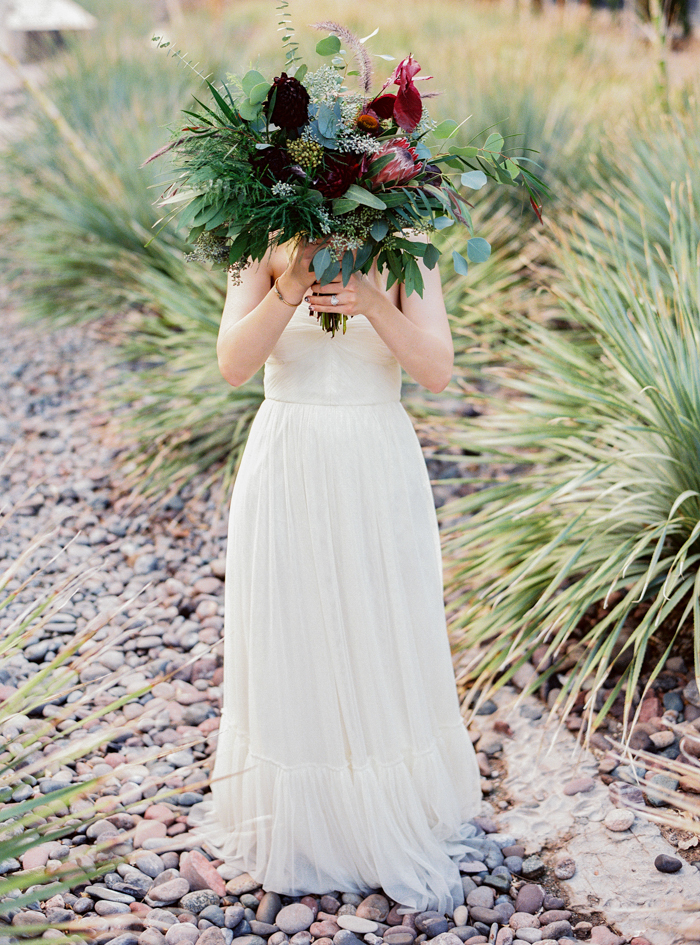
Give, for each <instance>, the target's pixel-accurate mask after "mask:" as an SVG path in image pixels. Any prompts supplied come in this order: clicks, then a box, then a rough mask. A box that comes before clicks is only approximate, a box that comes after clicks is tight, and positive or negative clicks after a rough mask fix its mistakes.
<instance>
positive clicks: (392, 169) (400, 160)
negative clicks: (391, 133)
mask: <svg viewBox="0 0 700 945" xmlns="http://www.w3.org/2000/svg"><path fill="white" fill-rule="evenodd" d="M387 154H390V155H392V159H391V161H389V163H388V164H387V165H386V166H385V167H383V168H382V169H381V170H380V171H378V172H377V174H375V175H374V177H370V182H371V183H372V184H405V183H407V182H408V181H409V180H412V179H413V178H414V177H416V175H417V174H419V173H420V172H421V170H422V169H423V163H422V161H421V160H420V158H419V157H418V152H417V151H416V149H415V148H412V147H411V146H410V145H409V143H408V141H407V140H406V139H405V138H393V139H392V140H391V141H387V143H386V144H385V145H384V147H383V148H382V149H381V150H380V151H378V152H377V154H375V155H374V160H375V161H376V160H377V159H378V158H380V157H383V156H384V155H387ZM370 171H371V167H370Z"/></svg>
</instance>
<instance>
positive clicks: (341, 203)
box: [332, 197, 359, 216]
mask: <svg viewBox="0 0 700 945" xmlns="http://www.w3.org/2000/svg"><path fill="white" fill-rule="evenodd" d="M332 206H333V213H335V214H336V215H337V216H342V215H343V214H344V213H349V212H350V211H351V210H356V209H357V208H358V206H359V204H358V202H357V201H356V200H346V199H345V197H336V199H335V200H334V201H333V204H332Z"/></svg>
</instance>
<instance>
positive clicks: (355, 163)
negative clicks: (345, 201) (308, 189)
mask: <svg viewBox="0 0 700 945" xmlns="http://www.w3.org/2000/svg"><path fill="white" fill-rule="evenodd" d="M362 157H363V156H362V155H361V154H353V153H350V152H348V153H346V154H333V155H330V154H328V153H326V157H325V160H324V165H323V170H322V171H321V173H320V174H319V175H318V177H317V178H316V180H315V181H314V182H313V186H314V187H315V188H316V190H320V191H321V193H322V194H323V196H324V197H327V198H328V199H329V200H333V199H334V198H335V197H342V196H343V194H344V193H345V191H346V190H347V189H348V187H350V185H351V184H354V183H355V181H356V180H357V178H358V177H359V176H360V174H361V172H362V166H363V164H362Z"/></svg>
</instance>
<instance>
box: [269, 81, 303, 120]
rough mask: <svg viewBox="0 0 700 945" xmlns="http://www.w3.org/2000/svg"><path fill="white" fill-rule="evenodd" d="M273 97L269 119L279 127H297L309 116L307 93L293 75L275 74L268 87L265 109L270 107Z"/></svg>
mask: <svg viewBox="0 0 700 945" xmlns="http://www.w3.org/2000/svg"><path fill="white" fill-rule="evenodd" d="M273 97H274V100H275V101H274V105H273V107H272V114H271V115H270V121H271V122H272V123H273V124H274V125H278V126H279V127H280V128H299V127H300V126H301V125H305V124H306V122H307V120H308V117H309V101H310V99H309V93H308V92H307V91H306V89H305V88H304V86H303V85H302V84H301V82H300V81H299V80H298V79H295V78H294V76H291V75H287V73H286V72H283V73H282V75H280V76H276V77H275V79H274V81H273V83H272V88H271V89H270V91H269V93H268V96H267V101H266V105H265V110H266V111H267V110H268V109H269V107H270V103H271V102H272V99H273Z"/></svg>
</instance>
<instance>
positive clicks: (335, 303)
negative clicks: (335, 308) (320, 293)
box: [331, 295, 338, 305]
mask: <svg viewBox="0 0 700 945" xmlns="http://www.w3.org/2000/svg"><path fill="white" fill-rule="evenodd" d="M337 304H338V296H337V295H332V296H331V305H337Z"/></svg>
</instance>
